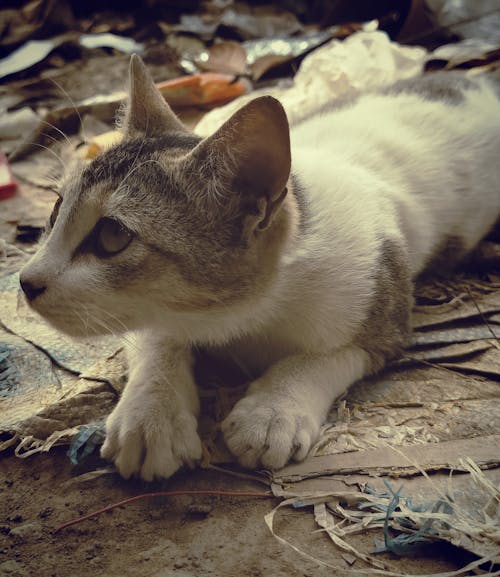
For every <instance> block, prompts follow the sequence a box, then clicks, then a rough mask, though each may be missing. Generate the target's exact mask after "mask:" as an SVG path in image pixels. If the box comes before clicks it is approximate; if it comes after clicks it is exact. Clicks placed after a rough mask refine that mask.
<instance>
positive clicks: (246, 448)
mask: <svg viewBox="0 0 500 577" xmlns="http://www.w3.org/2000/svg"><path fill="white" fill-rule="evenodd" d="M261 396H262V395H255V396H248V397H246V398H244V399H242V400H241V401H239V403H237V404H236V406H235V407H234V409H233V410H232V412H231V413H230V415H229V416H228V417H227V419H226V420H225V421H224V422H223V424H222V431H223V433H224V438H225V441H226V444H227V446H228V448H229V450H230V451H231V452H232V453H233V454H234V455H236V456H237V457H238V461H239V462H240V463H241V465H243V466H244V467H247V468H255V467H257V466H259V465H262V466H263V467H266V468H268V469H279V468H281V467H284V466H285V465H286V464H287V463H288V461H289V460H290V459H292V458H294V459H296V460H302V459H304V458H305V457H306V456H307V454H308V452H309V449H310V448H311V445H312V443H313V442H314V441H315V440H316V438H317V435H318V432H319V423H315V421H314V419H312V418H311V417H309V416H307V415H304V414H302V413H301V411H300V410H299V407H297V406H295V405H292V404H291V403H279V402H278V401H277V400H273V399H267V400H265V399H261V398H259V397H261ZM280 405H281V406H280Z"/></svg>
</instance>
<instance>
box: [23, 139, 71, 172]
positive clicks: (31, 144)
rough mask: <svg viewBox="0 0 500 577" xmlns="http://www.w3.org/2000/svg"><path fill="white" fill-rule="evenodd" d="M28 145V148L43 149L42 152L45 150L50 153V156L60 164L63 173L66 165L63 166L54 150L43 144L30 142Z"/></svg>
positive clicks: (61, 160)
mask: <svg viewBox="0 0 500 577" xmlns="http://www.w3.org/2000/svg"><path fill="white" fill-rule="evenodd" d="M54 140H55V139H54ZM29 144H30V146H38V148H43V149H44V150H47V151H48V152H50V154H52V155H53V156H54V157H55V158H56V159H57V160H58V161H59V162H60V163H61V166H62V169H63V171H65V170H66V165H65V164H64V161H63V159H62V158H61V157H60V156H59V154H57V153H56V152H55V151H54V150H52V149H51V148H49V147H48V146H44V145H43V144H39V143H38V142H30V143H29Z"/></svg>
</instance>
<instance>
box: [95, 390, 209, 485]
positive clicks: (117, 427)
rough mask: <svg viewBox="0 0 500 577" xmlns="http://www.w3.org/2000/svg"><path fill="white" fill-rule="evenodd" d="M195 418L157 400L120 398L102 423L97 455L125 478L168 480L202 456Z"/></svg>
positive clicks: (186, 412) (192, 464)
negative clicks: (103, 433) (102, 438)
mask: <svg viewBox="0 0 500 577" xmlns="http://www.w3.org/2000/svg"><path fill="white" fill-rule="evenodd" d="M196 429H197V419H196V417H195V416H194V415H193V414H192V413H190V412H188V411H186V410H183V409H179V410H177V411H175V410H173V407H172V404H171V403H165V402H161V401H159V400H158V399H150V400H149V402H148V400H147V399H144V398H142V399H127V398H122V399H121V400H120V402H119V403H118V405H117V406H116V408H115V410H114V411H113V412H112V413H111V415H110V416H109V417H108V420H107V421H106V440H105V442H104V445H103V446H102V449H101V456H102V457H103V458H105V459H107V460H109V461H113V462H114V463H115V465H116V467H117V469H118V471H119V472H120V474H121V475H122V476H123V477H125V479H128V478H129V477H130V476H132V475H138V476H140V477H141V478H142V479H144V480H145V481H152V480H153V479H154V478H168V477H170V476H171V475H173V474H174V473H175V471H177V469H179V468H180V467H182V466H183V465H188V466H189V467H193V466H194V464H195V463H196V461H199V460H200V459H201V456H202V447H201V441H200V437H199V436H198V433H197V430H196Z"/></svg>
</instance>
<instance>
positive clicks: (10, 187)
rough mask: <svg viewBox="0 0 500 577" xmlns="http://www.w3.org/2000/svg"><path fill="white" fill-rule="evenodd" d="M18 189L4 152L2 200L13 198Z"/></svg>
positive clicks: (0, 175)
mask: <svg viewBox="0 0 500 577" xmlns="http://www.w3.org/2000/svg"><path fill="white" fill-rule="evenodd" d="M16 189H17V182H16V181H15V180H14V177H13V176H12V172H11V170H10V166H9V162H8V160H7V157H6V156H5V154H4V153H3V152H0V200H3V199H4V198H10V197H11V196H13V195H14V194H15V193H16Z"/></svg>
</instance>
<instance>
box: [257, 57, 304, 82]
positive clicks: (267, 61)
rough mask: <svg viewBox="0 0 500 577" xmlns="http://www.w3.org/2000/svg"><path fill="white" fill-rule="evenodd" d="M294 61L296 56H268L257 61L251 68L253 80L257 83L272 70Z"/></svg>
mask: <svg viewBox="0 0 500 577" xmlns="http://www.w3.org/2000/svg"><path fill="white" fill-rule="evenodd" d="M293 59H294V56H281V55H278V54H268V55H267V56H262V58H259V59H258V60H256V61H255V62H254V63H253V64H252V66H251V69H252V78H253V79H254V80H255V81H257V80H259V79H260V78H262V76H264V74H266V73H267V72H268V71H269V70H271V69H272V68H276V67H277V66H280V65H281V64H283V63H285V62H289V61H290V60H293Z"/></svg>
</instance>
